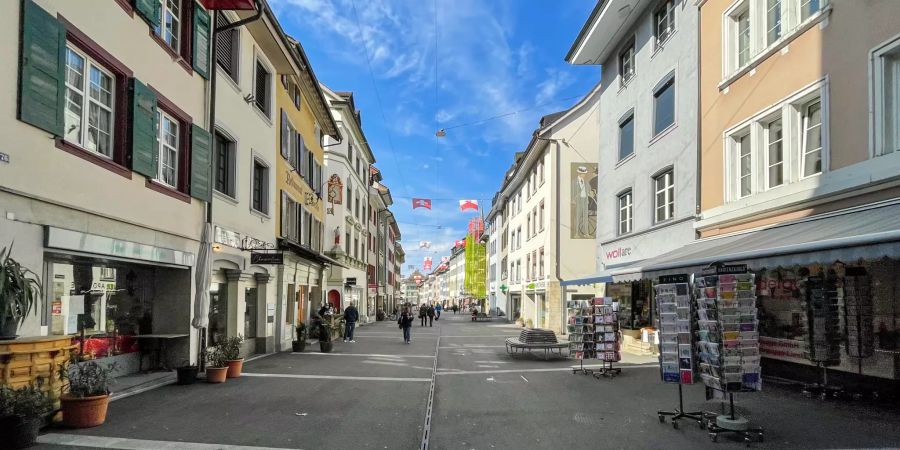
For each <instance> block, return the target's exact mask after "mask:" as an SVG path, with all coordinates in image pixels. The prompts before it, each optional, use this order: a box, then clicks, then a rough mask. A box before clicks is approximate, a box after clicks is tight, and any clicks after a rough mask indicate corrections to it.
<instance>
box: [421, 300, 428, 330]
mask: <svg viewBox="0 0 900 450" xmlns="http://www.w3.org/2000/svg"><path fill="white" fill-rule="evenodd" d="M426 317H428V307H427V306H425V304H424V303H422V306H420V307H419V326H420V327H424V326H425V319H426Z"/></svg>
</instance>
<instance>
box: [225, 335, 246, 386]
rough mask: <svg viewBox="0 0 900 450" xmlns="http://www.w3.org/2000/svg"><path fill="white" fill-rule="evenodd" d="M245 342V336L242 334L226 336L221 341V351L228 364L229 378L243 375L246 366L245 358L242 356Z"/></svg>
mask: <svg viewBox="0 0 900 450" xmlns="http://www.w3.org/2000/svg"><path fill="white" fill-rule="evenodd" d="M243 343H244V337H243V336H241V335H237V336H232V337H230V338H225V340H223V341H222V342H220V343H219V351H220V352H221V353H222V357H223V358H224V359H225V364H226V365H227V366H228V378H238V377H240V376H241V370H242V369H243V368H244V358H241V344H243Z"/></svg>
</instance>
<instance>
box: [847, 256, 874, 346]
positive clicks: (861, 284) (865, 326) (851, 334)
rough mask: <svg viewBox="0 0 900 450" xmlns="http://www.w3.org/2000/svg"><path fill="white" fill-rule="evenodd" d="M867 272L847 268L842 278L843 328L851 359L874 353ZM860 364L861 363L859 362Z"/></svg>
mask: <svg viewBox="0 0 900 450" xmlns="http://www.w3.org/2000/svg"><path fill="white" fill-rule="evenodd" d="M870 283H871V281H870V279H869V275H868V272H867V271H866V270H865V269H863V268H862V267H848V268H847V269H846V276H845V277H844V310H845V312H844V321H845V322H844V323H845V325H844V328H845V329H846V330H847V353H848V354H849V355H850V357H851V358H860V359H862V358H869V357H871V356H872V355H874V353H875V326H874V325H875V323H874V305H873V304H872V293H871V289H870ZM860 364H861V361H860Z"/></svg>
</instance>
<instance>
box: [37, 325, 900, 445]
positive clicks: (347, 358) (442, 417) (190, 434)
mask: <svg viewBox="0 0 900 450" xmlns="http://www.w3.org/2000/svg"><path fill="white" fill-rule="evenodd" d="M517 331H518V330H517V329H516V328H515V327H512V326H509V325H506V324H500V323H490V322H487V323H484V322H482V323H471V322H469V321H468V317H467V316H463V315H458V316H453V315H452V314H450V315H449V316H448V315H444V320H441V321H439V322H435V326H434V327H433V328H428V327H426V328H420V327H419V326H418V325H416V326H415V327H414V329H413V342H412V344H411V345H405V344H403V343H402V340H401V335H400V331H399V330H398V329H397V328H396V325H392V324H390V323H379V324H376V325H370V326H366V327H362V328H360V329H358V336H357V340H358V342H357V343H356V344H349V343H348V344H345V343H341V342H337V343H336V344H335V351H334V353H332V354H321V353H318V352H317V347H316V346H315V345H314V346H311V347H308V351H307V353H303V354H290V353H282V354H277V355H272V356H267V357H264V358H260V359H256V360H253V361H250V362H248V363H247V364H246V365H245V366H244V367H245V376H244V377H242V378H240V379H236V380H229V381H228V382H227V383H225V384H224V385H209V384H204V383H201V384H197V385H194V386H167V387H163V388H159V389H156V390H153V391H149V392H145V393H142V394H138V395H135V396H131V397H128V398H124V399H121V400H118V401H115V402H113V403H112V404H111V405H110V411H109V416H108V420H107V423H106V424H105V425H103V426H101V427H98V428H95V429H89V430H78V431H71V430H52V431H53V432H51V433H48V434H45V435H43V436H42V437H41V442H43V444H42V448H75V447H74V445H83V446H90V447H118V448H162V447H169V448H228V447H229V446H254V447H276V448H305V449H355V448H378V449H384V448H391V449H414V448H420V447H421V446H422V444H423V437H424V438H427V441H428V446H429V448H433V449H492V448H496V449H523V448H529V449H530V448H542V449H543V448H546V449H561V448H723V447H724V448H735V447H737V446H739V445H740V444H738V443H736V442H735V441H732V440H730V439H728V438H726V437H724V436H723V437H722V438H721V439H720V442H719V443H717V444H713V443H712V442H710V440H709V439H708V437H707V435H706V433H705V432H703V431H702V430H700V429H699V428H698V427H697V426H696V425H695V424H692V423H688V422H683V423H682V425H681V427H680V429H679V430H674V429H673V428H672V426H671V425H668V424H665V425H663V424H660V423H659V422H658V420H657V416H656V410H657V409H659V408H662V409H670V408H672V407H674V406H675V405H676V401H677V397H676V390H675V388H674V386H668V385H663V384H662V383H660V382H659V377H658V372H657V369H656V367H655V365H654V363H653V362H652V361H653V360H652V359H648V358H644V359H640V358H635V357H630V359H629V363H627V364H623V371H622V374H621V375H620V376H619V377H617V378H615V379H600V380H597V379H594V378H593V377H589V376H584V375H573V374H572V373H571V371H569V370H568V368H569V367H570V365H571V361H551V362H545V361H542V360H537V359H523V360H513V359H510V358H509V357H507V356H506V354H505V350H504V348H503V339H504V337H506V336H511V335H515V334H516V333H517ZM435 361H436V363H435ZM432 378H434V384H432V383H433V382H432ZM432 389H433V399H432ZM702 397H703V394H702V389H701V387H700V386H693V387H692V388H690V389H687V391H686V399H687V400H688V406H689V408H691V409H695V408H704V409H709V410H715V409H717V408H718V407H719V406H718V404H717V403H708V404H704V403H703V402H702V401H701V400H702ZM432 400H433V403H432V404H431V410H430V413H431V414H430V421H429V403H430V401H432ZM738 402H739V407H740V409H741V410H742V411H746V414H747V415H748V416H749V417H751V419H752V420H753V421H754V422H756V423H758V424H759V425H762V426H763V427H765V429H766V436H765V439H766V440H765V442H764V443H760V444H753V447H756V448H847V447H857V448H858V447H889V446H897V444H898V443H900V429H898V427H896V423H897V418H898V417H900V416H898V415H897V413H896V412H893V413H889V412H885V411H881V412H879V411H878V410H875V409H865V408H863V407H862V405H856V404H848V403H829V402H822V401H819V400H811V399H807V398H804V397H802V396H801V395H800V394H799V393H796V392H791V391H787V390H784V389H780V388H778V387H777V386H776V385H774V384H772V383H769V384H767V385H766V386H765V388H764V391H763V392H761V393H757V394H753V395H747V396H745V397H741V398H739V399H738ZM428 423H430V429H429V430H428V431H429V432H428V433H427V435H425V434H424V433H423V431H424V428H425V427H428V425H426V424H428ZM51 443H56V444H59V445H50V444H51ZM200 444H211V445H200Z"/></svg>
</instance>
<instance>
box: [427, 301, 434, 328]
mask: <svg viewBox="0 0 900 450" xmlns="http://www.w3.org/2000/svg"><path fill="white" fill-rule="evenodd" d="M427 314H428V326H429V327H432V326H434V306H431V305H429V306H428V313H427Z"/></svg>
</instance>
